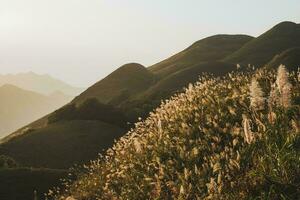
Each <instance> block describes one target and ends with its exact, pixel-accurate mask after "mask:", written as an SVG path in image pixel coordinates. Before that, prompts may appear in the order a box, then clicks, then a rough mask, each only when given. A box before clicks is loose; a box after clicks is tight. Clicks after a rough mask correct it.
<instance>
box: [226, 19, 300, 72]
mask: <svg viewBox="0 0 300 200" xmlns="http://www.w3.org/2000/svg"><path fill="white" fill-rule="evenodd" d="M299 46H300V24H296V23H293V22H282V23H280V24H278V25H276V26H274V27H273V28H272V29H270V30H269V31H267V32H266V33H264V34H262V35H260V36H259V37H257V38H255V39H253V40H251V41H250V42H248V43H247V44H245V46H243V47H242V48H240V49H239V50H237V51H236V52H234V53H233V54H231V55H229V56H227V57H226V58H225V59H224V61H225V62H230V63H239V64H246V65H247V64H249V63H250V64H253V65H256V66H262V65H264V64H267V62H269V61H270V60H271V59H272V58H273V57H274V56H275V55H277V54H280V53H281V52H283V51H285V50H287V49H289V48H292V47H299Z"/></svg>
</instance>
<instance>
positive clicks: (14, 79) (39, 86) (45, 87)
mask: <svg viewBox="0 0 300 200" xmlns="http://www.w3.org/2000/svg"><path fill="white" fill-rule="evenodd" d="M4 84H11V85H15V86H17V87H20V88H22V89H25V90H31V91H35V92H37V93H40V94H44V95H49V94H51V93H53V92H56V91H61V92H62V93H64V94H66V95H70V96H76V95H78V94H79V93H80V92H81V91H82V90H83V89H82V88H76V87H73V86H71V85H69V84H66V83H64V82H63V81H60V80H58V79H54V78H52V77H51V76H49V75H39V74H36V73H33V72H28V73H19V74H7V75H1V74H0V86H1V85H4Z"/></svg>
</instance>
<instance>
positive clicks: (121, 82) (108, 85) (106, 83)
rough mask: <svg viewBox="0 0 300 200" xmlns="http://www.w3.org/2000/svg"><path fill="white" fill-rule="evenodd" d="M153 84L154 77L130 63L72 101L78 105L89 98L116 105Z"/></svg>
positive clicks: (144, 69)
mask: <svg viewBox="0 0 300 200" xmlns="http://www.w3.org/2000/svg"><path fill="white" fill-rule="evenodd" d="M153 82H155V76H154V75H153V74H152V73H151V72H149V71H148V70H147V69H146V68H145V67H144V66H142V65H140V64H137V63H130V64H126V65H123V66H121V67H120V68H118V69H117V70H115V71H114V72H113V73H111V74H110V75H108V76H107V77H105V78H104V79H102V80H101V81H99V82H98V83H96V84H94V85H93V86H91V87H90V88H88V89H87V90H86V91H84V92H83V93H82V94H81V95H79V96H78V97H76V98H75V99H74V101H73V102H74V103H76V104H80V103H82V102H84V101H85V100H86V99H89V98H96V99H98V101H100V102H101V103H106V104H107V103H113V104H118V103H119V102H121V101H123V100H125V99H126V98H128V97H130V96H131V95H133V94H136V93H138V92H140V91H143V90H145V89H146V88H148V87H149V86H150V85H151V84H153Z"/></svg>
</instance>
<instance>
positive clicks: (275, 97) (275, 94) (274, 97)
mask: <svg viewBox="0 0 300 200" xmlns="http://www.w3.org/2000/svg"><path fill="white" fill-rule="evenodd" d="M277 105H280V95H279V91H278V88H277V87H276V84H272V85H271V91H270V95H269V98H268V106H269V109H270V110H272V108H274V107H275V106H277Z"/></svg>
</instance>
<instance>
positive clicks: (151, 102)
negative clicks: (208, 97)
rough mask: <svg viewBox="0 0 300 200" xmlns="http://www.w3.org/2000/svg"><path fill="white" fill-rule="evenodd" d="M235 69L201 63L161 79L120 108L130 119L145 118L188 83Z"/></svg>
mask: <svg viewBox="0 0 300 200" xmlns="http://www.w3.org/2000/svg"><path fill="white" fill-rule="evenodd" d="M235 69H236V66H235V65H232V64H227V63H222V62H212V61H211V62H203V63H201V64H195V65H193V66H191V67H188V68H184V69H182V70H179V71H177V72H174V73H172V74H170V75H169V76H166V77H165V78H162V79H161V80H160V81H158V82H157V83H156V84H154V85H153V86H151V87H149V89H147V90H145V91H144V92H141V93H140V94H137V95H136V96H134V97H133V98H131V99H129V100H128V101H125V102H123V103H122V104H121V105H120V106H121V107H122V108H123V109H124V110H125V111H126V112H127V115H129V116H130V117H131V119H137V118H138V117H145V116H147V115H148V113H149V112H150V111H152V110H153V109H154V108H156V107H157V106H159V104H160V102H161V100H162V99H166V98H169V97H170V96H172V95H173V94H174V93H178V92H182V91H183V88H184V87H187V86H188V84H189V83H190V82H196V81H197V80H198V79H199V76H201V75H203V73H209V74H213V75H214V76H222V75H224V74H226V73H228V72H231V71H233V70H235Z"/></svg>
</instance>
